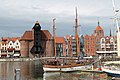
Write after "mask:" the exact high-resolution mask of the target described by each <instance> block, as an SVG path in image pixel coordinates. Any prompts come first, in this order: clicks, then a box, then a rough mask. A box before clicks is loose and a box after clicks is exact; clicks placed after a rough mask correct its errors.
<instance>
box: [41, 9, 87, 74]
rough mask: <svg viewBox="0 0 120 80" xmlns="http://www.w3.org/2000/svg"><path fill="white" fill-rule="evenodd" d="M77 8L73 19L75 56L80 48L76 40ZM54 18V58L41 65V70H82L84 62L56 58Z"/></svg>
mask: <svg viewBox="0 0 120 80" xmlns="http://www.w3.org/2000/svg"><path fill="white" fill-rule="evenodd" d="M77 17H78V16H77V8H76V19H75V23H76V27H75V30H76V34H75V36H76V57H78V54H79V53H80V51H79V50H80V49H79V41H78V33H77V32H78V30H77V29H78V21H77V19H78V18H77ZM55 20H56V19H55V18H54V19H53V50H54V57H55V59H54V60H53V61H48V62H47V64H44V65H43V70H44V72H55V71H56V72H57V71H61V72H70V71H77V70H82V69H83V68H85V64H84V63H83V64H78V63H77V62H75V61H74V60H72V62H73V61H74V62H73V63H70V64H69V63H64V62H61V61H60V60H57V58H58V56H57V53H56V33H55V30H56V27H55Z"/></svg>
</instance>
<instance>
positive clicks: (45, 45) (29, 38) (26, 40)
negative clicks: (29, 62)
mask: <svg viewBox="0 0 120 80" xmlns="http://www.w3.org/2000/svg"><path fill="white" fill-rule="evenodd" d="M36 24H37V25H39V26H40V24H39V23H38V21H37V22H36V23H35V25H36ZM35 25H34V26H35ZM40 40H41V41H40V45H41V47H42V50H41V53H42V54H41V55H39V57H40V56H53V54H52V53H53V39H52V35H51V34H50V32H49V31H48V30H40ZM20 43H21V49H20V52H21V57H35V56H36V54H34V53H33V54H32V53H31V49H32V47H33V46H34V30H33V29H32V30H30V31H25V33H24V34H23V36H22V37H21V39H20Z"/></svg>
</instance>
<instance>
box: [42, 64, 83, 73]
mask: <svg viewBox="0 0 120 80" xmlns="http://www.w3.org/2000/svg"><path fill="white" fill-rule="evenodd" d="M83 67H84V66H83V65H80V64H68V65H44V66H43V70H44V72H71V71H78V70H82V68H83Z"/></svg>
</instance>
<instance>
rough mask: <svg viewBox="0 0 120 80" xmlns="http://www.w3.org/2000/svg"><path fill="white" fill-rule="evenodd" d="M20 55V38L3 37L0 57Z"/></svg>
mask: <svg viewBox="0 0 120 80" xmlns="http://www.w3.org/2000/svg"><path fill="white" fill-rule="evenodd" d="M16 56H18V57H19V56H20V42H19V38H2V39H1V42H0V57H16Z"/></svg>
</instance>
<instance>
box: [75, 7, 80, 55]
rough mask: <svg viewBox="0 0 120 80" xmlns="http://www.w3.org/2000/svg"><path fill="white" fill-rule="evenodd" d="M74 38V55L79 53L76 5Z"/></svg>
mask: <svg viewBox="0 0 120 80" xmlns="http://www.w3.org/2000/svg"><path fill="white" fill-rule="evenodd" d="M75 39H76V57H77V56H78V55H79V53H80V46H79V36H78V15H77V7H76V19H75Z"/></svg>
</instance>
